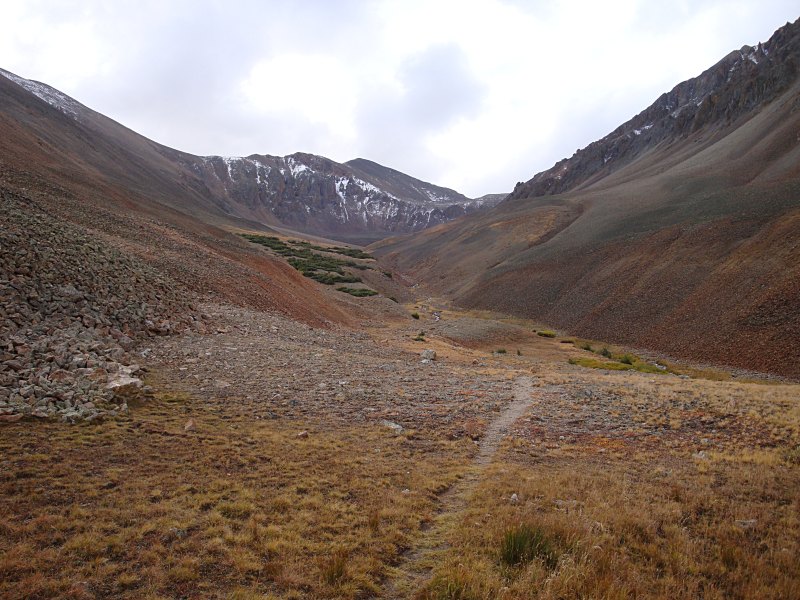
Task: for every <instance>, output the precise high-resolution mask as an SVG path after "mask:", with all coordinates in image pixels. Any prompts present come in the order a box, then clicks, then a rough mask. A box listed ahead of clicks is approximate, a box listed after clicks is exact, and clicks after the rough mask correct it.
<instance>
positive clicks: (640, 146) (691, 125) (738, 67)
mask: <svg viewBox="0 0 800 600" xmlns="http://www.w3.org/2000/svg"><path fill="white" fill-rule="evenodd" d="M798 53H800V19H798V20H797V21H795V22H794V23H793V24H790V23H787V24H786V25H785V26H783V27H781V28H780V29H778V30H777V31H776V32H775V33H774V34H773V36H772V37H771V38H770V40H769V41H768V42H767V43H766V44H760V43H759V44H758V45H757V46H755V47H752V46H743V47H742V48H741V50H735V51H733V52H731V53H730V54H728V55H727V56H726V57H725V58H723V59H722V60H721V61H719V62H718V63H717V64H715V65H714V66H713V67H711V68H710V69H708V70H706V71H705V72H703V73H702V74H700V75H699V76H698V77H695V78H694V79H689V80H687V81H684V82H683V83H681V84H679V85H677V86H675V88H673V90H672V91H670V92H667V93H665V94H662V95H661V97H659V98H658V100H656V101H655V102H654V103H653V104H652V105H651V106H649V107H648V108H647V109H645V110H644V111H642V112H641V113H639V114H638V115H636V116H635V117H633V118H632V119H631V120H630V121H628V122H626V123H623V124H622V125H620V126H619V127H618V128H617V129H615V130H614V131H612V132H611V133H609V134H608V135H607V136H605V137H604V138H602V139H600V140H598V141H596V142H593V143H591V144H589V145H588V146H587V147H586V148H583V149H582V150H578V151H577V152H576V153H575V154H574V155H573V156H572V157H571V158H565V159H563V160H561V161H559V162H557V163H556V164H555V165H554V166H553V167H552V168H551V169H548V170H547V171H543V172H541V173H539V174H537V175H536V176H534V177H533V179H531V180H529V181H528V182H526V183H518V184H517V185H516V187H515V188H514V191H513V192H512V194H511V197H512V198H530V197H535V196H544V195H550V194H561V193H564V192H567V191H570V190H572V189H576V188H580V187H581V186H582V185H584V184H589V183H593V182H595V181H597V180H599V179H600V178H602V177H605V176H606V175H608V174H610V173H613V172H614V171H616V170H618V169H620V168H622V167H624V166H625V165H627V164H629V163H630V162H632V161H633V160H635V159H636V158H637V157H639V156H641V155H642V154H643V153H644V152H647V151H648V150H650V149H652V148H655V147H657V146H659V145H661V144H663V143H666V142H669V141H671V140H675V139H681V138H685V137H687V136H689V135H691V134H693V133H696V132H699V131H701V130H702V131H708V130H714V129H720V128H724V127H725V126H726V125H729V124H730V123H731V122H732V121H734V120H736V119H737V118H739V117H741V116H743V115H746V114H747V113H750V112H752V111H753V109H754V108H756V107H757V106H759V105H761V104H765V103H768V102H770V101H772V100H774V99H775V98H776V97H778V96H779V95H780V94H781V93H783V92H785V91H786V90H787V89H788V87H789V86H790V85H791V84H792V83H793V82H794V81H795V80H796V78H797V74H798V71H800V64H798V60H797V56H798Z"/></svg>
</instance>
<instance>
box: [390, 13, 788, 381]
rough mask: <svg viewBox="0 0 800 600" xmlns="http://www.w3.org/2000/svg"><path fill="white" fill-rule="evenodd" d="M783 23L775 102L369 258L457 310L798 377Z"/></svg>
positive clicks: (520, 193)
mask: <svg viewBox="0 0 800 600" xmlns="http://www.w3.org/2000/svg"><path fill="white" fill-rule="evenodd" d="M787 28H788V30H787V29H786V28H784V29H783V30H781V31H779V33H780V34H781V35H780V36H778V34H776V37H779V38H780V40H782V43H786V44H791V46H790V48H791V52H788V53H787V56H786V64H782V65H778V67H776V68H778V70H779V72H780V73H782V76H787V75H786V73H791V74H792V76H793V77H794V79H793V83H791V85H788V84H787V82H786V80H784V81H783V84H782V85H784V86H786V85H788V87H787V88H786V89H784V91H782V92H781V93H780V94H779V95H777V97H775V98H774V99H773V97H774V96H775V94H774V93H773V92H774V89H772V88H770V89H767V88H763V90H766V91H765V94H766V95H765V96H764V97H763V98H762V99H761V100H762V101H761V103H760V104H757V105H756V106H754V107H753V106H752V103H751V104H749V105H748V106H749V110H747V111H744V112H741V111H740V112H738V113H737V112H735V113H732V114H731V115H727V114H726V113H722V114H721V116H720V117H719V118H718V119H716V120H712V121H710V122H706V123H705V124H703V125H702V126H699V127H698V128H696V129H690V130H689V131H682V130H680V131H676V132H674V134H673V135H671V136H664V137H661V138H659V139H658V140H657V141H656V143H654V144H653V145H651V146H645V147H642V148H639V149H638V150H637V152H635V153H633V154H631V155H628V156H627V158H626V159H625V161H622V164H621V165H618V166H617V167H615V168H614V169H606V170H605V171H603V172H602V173H601V172H600V171H597V172H595V174H594V175H593V177H594V178H593V179H592V180H591V181H590V180H589V179H587V178H586V177H588V176H586V175H585V174H584V175H585V177H584V179H579V180H575V181H574V182H573V185H572V187H570V188H569V189H568V190H567V191H565V192H563V193H559V194H551V193H550V191H541V190H540V191H539V192H537V191H536V185H534V183H536V182H539V181H542V180H543V179H542V177H540V176H537V177H535V178H534V179H533V180H531V183H530V185H528V186H527V187H525V186H519V187H518V189H517V191H516V192H515V194H513V195H512V197H511V198H510V199H509V200H508V201H506V202H504V203H502V204H501V205H499V206H498V207H497V208H495V209H494V210H493V211H491V212H490V213H487V214H485V215H480V216H476V217H473V218H469V219H467V220H463V221H460V222H456V223H448V224H445V225H442V226H440V227H437V228H434V229H431V230H429V231H426V232H423V233H421V234H419V235H417V236H415V237H413V238H410V239H404V240H398V241H394V242H389V243H385V244H378V245H376V246H375V248H374V249H375V252H376V253H377V254H378V255H382V256H383V257H384V259H385V260H387V261H389V262H390V263H391V264H393V265H394V266H395V267H397V268H399V269H401V270H403V271H406V272H408V273H410V274H412V276H414V277H416V278H418V279H419V280H421V281H423V282H425V283H426V284H427V285H429V286H430V287H431V288H433V289H434V290H436V291H438V292H443V293H446V294H448V295H450V296H451V297H453V298H455V299H456V300H457V301H458V302H460V303H461V304H463V305H465V306H471V307H483V308H493V309H498V310H502V311H507V312H509V313H513V314H520V315H525V316H529V317H533V318H535V319H538V320H540V321H543V322H546V323H548V324H550V325H552V326H555V327H560V328H563V329H565V330H568V331H570V332H573V333H575V334H580V335H584V336H588V337H595V338H599V339H613V340H616V341H619V342H624V343H628V344H633V345H636V346H640V347H648V348H653V349H658V350H661V351H666V352H668V353H671V354H675V355H678V356H682V357H689V358H692V359H698V360H703V361H711V362H718V363H725V364H729V365H734V366H739V367H745V368H753V369H761V370H766V371H772V372H776V373H781V374H783V375H789V376H792V377H800V348H798V347H797V345H796V344H792V343H791V342H790V341H789V340H792V339H797V337H798V335H800V143H798V142H800V138H799V137H798V134H797V132H798V131H799V130H800V88H799V87H798V83H797V79H796V78H797V70H796V64H797V63H796V61H797V47H798V44H797V39H798V30H800V22H798V24H795V25H793V26H787ZM787 31H788V33H790V34H791V35H788V34H787ZM767 46H770V47H771V48H773V51H774V52H777V50H775V48H776V46H775V45H774V44H768V45H765V47H767ZM786 65H788V67H787V66H786ZM784 67H786V68H784ZM746 81H748V82H750V84H752V85H757V84H758V82H759V81H760V80H759V79H755V80H750V79H747V80H746ZM682 85H683V84H682ZM679 87H680V86H679ZM676 89H677V88H676ZM746 89H748V90H749V89H750V88H746ZM766 92H769V93H766ZM728 94H729V95H731V97H734V96H736V95H737V92H736V90H728ZM634 137H639V136H635V135H634ZM590 148H591V146H590ZM580 154H581V153H578V155H576V157H577V158H575V157H574V158H573V159H570V160H571V161H574V160H577V163H576V164H584V163H585V160H586V157H585V156H579V155H580ZM581 161H584V162H581ZM559 164H561V163H559ZM570 164H572V163H570ZM546 173H550V172H546ZM525 190H529V193H532V194H534V193H542V194H545V195H538V196H533V197H527V196H526V195H525V193H524V191H525ZM551 191H552V190H551Z"/></svg>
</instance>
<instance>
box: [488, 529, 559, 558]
mask: <svg viewBox="0 0 800 600" xmlns="http://www.w3.org/2000/svg"><path fill="white" fill-rule="evenodd" d="M535 559H539V560H541V561H542V562H544V564H545V566H547V568H548V569H554V568H555V567H556V565H557V564H558V554H557V553H556V551H555V549H554V548H553V544H552V543H551V542H550V540H549V539H548V538H547V536H546V535H545V533H544V532H543V531H542V530H541V529H540V528H539V527H532V526H530V525H526V524H523V525H518V526H517V527H514V528H513V529H510V530H508V531H507V532H506V533H505V535H504V536H503V540H502V542H501V543H500V562H502V563H504V564H506V565H509V566H512V567H515V566H518V565H522V564H525V563H529V562H531V561H532V560H535Z"/></svg>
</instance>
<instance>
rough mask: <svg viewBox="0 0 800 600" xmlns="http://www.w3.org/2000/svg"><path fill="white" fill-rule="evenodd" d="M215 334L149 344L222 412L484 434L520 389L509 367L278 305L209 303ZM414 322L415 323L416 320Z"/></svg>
mask: <svg viewBox="0 0 800 600" xmlns="http://www.w3.org/2000/svg"><path fill="white" fill-rule="evenodd" d="M203 308H204V311H205V312H207V313H208V314H209V315H210V316H211V317H212V318H213V319H214V322H215V323H217V324H218V325H217V326H215V328H214V329H215V333H214V334H213V335H202V334H196V333H187V334H186V335H183V336H180V337H174V338H165V339H161V340H158V341H157V343H155V344H154V345H153V346H151V347H147V348H143V349H142V351H141V353H142V354H143V355H144V356H142V357H141V359H140V360H146V361H147V363H148V364H149V365H151V366H153V368H154V370H155V371H156V372H157V373H159V374H160V378H161V379H163V380H164V384H166V385H169V386H171V387H173V388H174V389H180V390H186V391H189V392H190V393H191V395H192V396H194V397H197V398H200V399H202V401H203V402H206V403H209V404H211V405H215V406H217V407H218V410H219V411H220V412H226V413H230V412H231V411H232V412H236V413H240V414H249V415H252V416H253V417H256V418H276V417H292V418H304V419H310V420H317V421H323V422H327V423H331V422H332V421H340V422H347V423H354V422H372V421H377V422H380V421H384V420H385V421H390V422H392V423H397V424H398V425H400V426H402V427H404V428H407V429H422V428H437V429H439V430H441V429H442V428H444V429H445V430H448V431H450V433H451V434H452V435H453V436H459V435H463V434H464V433H468V434H477V433H478V432H479V431H480V429H481V428H482V427H483V421H482V419H485V417H486V416H487V415H491V414H493V413H494V412H497V411H499V410H500V409H501V407H502V406H503V405H504V404H505V403H507V402H508V401H509V400H510V398H511V395H512V391H511V389H512V383H511V381H510V380H509V376H508V374H504V373H495V374H487V373H486V369H480V372H479V370H478V367H476V366H474V365H471V364H469V363H468V364H464V363H463V361H462V362H450V361H447V360H441V359H440V360H434V361H425V362H423V360H422V358H421V356H420V354H421V351H422V350H423V349H425V348H426V346H425V345H424V344H420V345H419V347H418V350H416V351H414V352H412V351H410V350H403V349H401V348H399V347H398V343H397V341H398V339H399V338H400V337H401V335H402V330H394V329H393V330H387V331H386V335H387V336H394V339H392V340H391V343H389V342H390V340H388V339H387V340H383V343H381V342H382V341H381V340H380V339H377V340H376V339H373V338H372V337H370V336H369V335H367V334H366V333H362V332H358V331H353V330H349V329H333V330H324V329H314V328H312V327H309V326H307V325H304V324H301V323H298V322H296V321H292V320H289V319H286V318H285V317H283V316H281V315H278V314H274V313H262V312H257V311H252V310H247V309H240V308H234V307H231V306H229V305H215V306H205V307H203ZM415 326H416V324H413V325H409V330H411V329H413V328H414V327H415Z"/></svg>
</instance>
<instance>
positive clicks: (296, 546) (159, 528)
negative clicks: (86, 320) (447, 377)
mask: <svg viewBox="0 0 800 600" xmlns="http://www.w3.org/2000/svg"><path fill="white" fill-rule="evenodd" d="M197 404H198V403H195V402H192V401H190V399H188V398H180V397H174V396H172V397H162V398H160V399H159V400H157V401H155V402H153V403H151V404H148V405H146V406H143V407H139V408H137V409H135V410H134V411H133V414H132V416H131V417H129V418H126V419H122V420H119V421H116V422H107V423H101V424H88V425H78V426H73V427H68V426H64V425H62V424H37V425H36V426H33V425H31V424H20V425H15V426H7V427H4V428H3V429H2V430H0V455H2V457H3V459H2V460H3V462H2V471H1V474H0V494H2V498H3V510H2V512H0V597H3V598H26V599H32V598H97V597H101V598H174V597H191V598H199V597H204V598H205V597H214V598H242V599H244V598H296V597H319V598H322V597H326V598H327V597H330V598H356V597H364V596H368V595H370V594H373V593H375V592H377V590H378V589H379V584H380V582H381V580H382V578H383V577H384V576H385V573H386V570H387V566H388V565H389V564H390V563H392V562H394V561H395V560H396V559H397V557H398V554H399V553H400V552H401V551H402V550H403V548H405V547H407V546H409V545H410V544H411V543H412V541H413V537H414V536H415V535H417V532H418V530H419V529H420V525H421V523H422V522H424V521H425V520H426V519H428V518H429V516H430V514H431V512H432V510H433V507H434V504H435V500H436V493H437V492H440V491H441V490H442V489H444V488H446V487H447V486H448V485H449V484H451V483H452V482H453V481H454V480H455V479H456V477H457V475H458V473H459V472H460V470H462V469H463V467H464V465H465V464H466V458H467V453H468V451H470V450H471V447H472V442H471V441H468V440H462V441H459V442H450V441H446V440H444V439H442V440H431V439H415V437H416V436H415V434H414V433H413V432H405V433H404V434H402V435H395V434H394V433H393V432H392V431H391V430H389V429H387V428H383V427H375V426H368V425H363V426H353V427H350V428H345V429H341V428H337V429H330V430H325V429H323V428H320V427H315V426H314V425H313V424H309V423H299V422H287V421H280V420H274V421H267V420H261V421H259V420H247V419H242V418H231V419H225V418H222V417H220V416H217V415H214V414H211V413H210V412H209V411H205V410H204V409H202V408H200V407H198V406H197ZM189 418H191V419H192V420H193V421H194V423H195V430H193V431H191V430H190V431H185V430H184V428H185V424H186V423H187V419H189ZM301 430H308V431H309V435H308V437H298V436H297V434H298V432H300V431H301ZM404 490H408V491H407V492H405V493H404Z"/></svg>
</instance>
